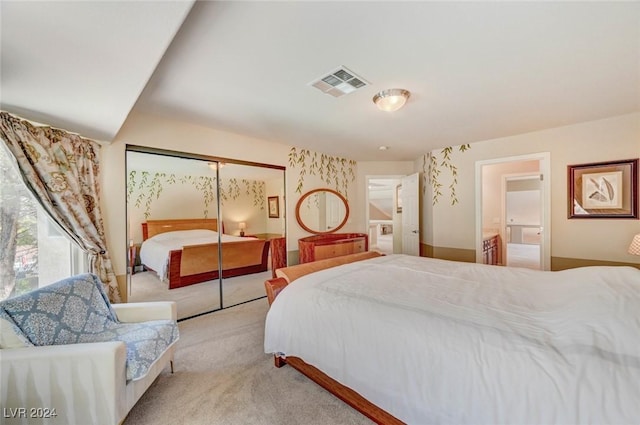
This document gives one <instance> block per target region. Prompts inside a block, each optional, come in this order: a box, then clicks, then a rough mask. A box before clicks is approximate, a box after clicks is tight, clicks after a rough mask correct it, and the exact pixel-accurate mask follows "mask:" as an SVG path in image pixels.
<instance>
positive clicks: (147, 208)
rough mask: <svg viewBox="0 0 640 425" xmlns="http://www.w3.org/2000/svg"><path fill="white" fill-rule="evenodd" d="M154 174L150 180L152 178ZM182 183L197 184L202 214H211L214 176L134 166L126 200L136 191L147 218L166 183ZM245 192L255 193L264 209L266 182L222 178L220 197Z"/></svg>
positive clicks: (230, 198)
mask: <svg viewBox="0 0 640 425" xmlns="http://www.w3.org/2000/svg"><path fill="white" fill-rule="evenodd" d="M149 178H151V180H149ZM174 184H182V185H189V186H191V187H193V188H195V189H196V190H197V191H198V192H200V193H201V194H202V200H203V203H204V211H203V217H204V218H207V217H208V215H209V207H210V206H211V205H212V204H215V202H216V192H217V183H216V178H215V177H210V176H191V175H183V176H179V177H177V176H176V175H175V174H169V175H167V174H166V173H160V172H157V173H154V174H151V173H150V172H149V171H139V170H131V171H130V172H129V176H128V179H127V202H131V200H132V198H133V197H134V195H136V193H137V196H136V197H135V202H134V205H135V207H136V208H142V206H143V204H144V218H145V220H148V219H149V217H150V216H151V207H152V204H153V201H154V200H157V199H159V198H160V195H161V194H162V192H163V188H164V187H165V185H174ZM241 185H242V186H243V187H244V193H245V194H246V196H250V197H252V202H253V206H255V207H259V208H260V210H264V209H265V204H266V197H265V192H266V189H265V182H263V181H258V180H248V179H243V180H242V181H241V182H238V180H237V179H235V178H232V179H220V201H221V204H222V205H224V202H230V201H235V200H237V199H238V198H240V197H241V196H242V193H243V191H242V189H241V187H240V186H241Z"/></svg>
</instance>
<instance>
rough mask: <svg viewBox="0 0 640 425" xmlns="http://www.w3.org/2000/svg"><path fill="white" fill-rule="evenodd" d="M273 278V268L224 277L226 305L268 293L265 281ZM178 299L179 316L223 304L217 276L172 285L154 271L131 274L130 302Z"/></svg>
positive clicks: (191, 314) (211, 308) (200, 311)
mask: <svg viewBox="0 0 640 425" xmlns="http://www.w3.org/2000/svg"><path fill="white" fill-rule="evenodd" d="M267 279H271V271H270V270H269V271H266V272H261V273H253V274H249V275H245V276H237V277H230V278H225V279H223V280H222V292H223V293H222V297H223V304H224V307H230V306H232V305H235V304H239V303H242V302H246V301H250V300H253V299H256V298H259V297H264V296H265V291H264V281H265V280H267ZM141 301H175V302H176V303H177V305H178V319H183V318H186V317H192V316H194V315H197V314H200V313H205V312H208V311H212V310H216V309H219V308H220V286H219V283H218V280H210V281H207V282H202V283H198V284H195V285H189V286H185V287H182V288H175V289H169V285H168V284H167V283H166V282H162V281H160V279H158V276H157V275H156V274H155V273H154V272H140V273H136V274H134V275H133V276H131V294H130V296H129V302H141Z"/></svg>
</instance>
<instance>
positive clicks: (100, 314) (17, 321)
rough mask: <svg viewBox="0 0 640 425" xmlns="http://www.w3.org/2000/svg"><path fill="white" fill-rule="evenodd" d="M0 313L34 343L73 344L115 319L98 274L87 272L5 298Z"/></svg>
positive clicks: (0, 306) (115, 322)
mask: <svg viewBox="0 0 640 425" xmlns="http://www.w3.org/2000/svg"><path fill="white" fill-rule="evenodd" d="M0 317H2V318H4V319H6V320H7V321H8V322H9V323H12V324H13V325H14V329H15V330H16V331H18V330H19V331H21V334H22V335H20V333H19V335H20V336H24V337H25V338H26V339H27V340H28V341H29V342H30V343H31V344H34V345H55V344H73V343H76V342H78V340H79V338H80V337H81V336H83V335H85V334H87V333H89V334H96V333H101V332H104V331H105V330H107V329H109V328H111V327H112V326H113V325H114V324H117V323H118V319H117V316H116V313H115V311H114V310H113V307H111V304H110V303H109V299H108V297H107V295H106V293H105V291H104V287H103V285H102V282H101V281H100V278H99V277H98V276H96V275H94V274H90V273H84V274H80V275H77V276H72V277H68V278H66V279H63V280H61V281H58V282H56V283H53V284H51V285H47V286H43V287H42V288H38V289H36V290H34V291H31V292H27V293H26V294H23V295H19V296H17V297H13V298H8V299H6V300H4V301H2V302H0ZM16 327H17V329H16Z"/></svg>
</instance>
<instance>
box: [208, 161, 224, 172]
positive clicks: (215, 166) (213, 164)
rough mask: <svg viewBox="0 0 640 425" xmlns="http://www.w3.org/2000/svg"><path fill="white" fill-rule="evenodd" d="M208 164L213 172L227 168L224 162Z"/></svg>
mask: <svg viewBox="0 0 640 425" xmlns="http://www.w3.org/2000/svg"><path fill="white" fill-rule="evenodd" d="M208 164H209V168H211V169H212V170H213V171H215V170H217V169H219V168H222V167H224V166H225V163H224V162H209V163H208Z"/></svg>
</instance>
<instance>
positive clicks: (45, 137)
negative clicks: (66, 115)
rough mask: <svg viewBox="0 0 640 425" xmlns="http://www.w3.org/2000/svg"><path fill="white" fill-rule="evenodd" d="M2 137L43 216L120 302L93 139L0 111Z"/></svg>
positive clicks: (112, 296)
mask: <svg viewBox="0 0 640 425" xmlns="http://www.w3.org/2000/svg"><path fill="white" fill-rule="evenodd" d="M0 138H1V139H2V140H4V142H5V144H6V145H7V147H8V148H9V150H10V151H11V153H12V154H13V156H14V157H15V158H16V161H17V163H18V167H19V168H20V172H21V174H22V176H23V179H24V181H25V184H26V185H27V187H28V188H29V189H30V190H31V192H33V194H34V195H35V197H36V199H37V200H38V201H39V202H40V204H41V205H42V206H43V208H44V209H45V210H46V211H47V213H48V214H49V215H50V216H51V218H53V220H54V221H56V222H57V223H58V224H59V225H60V227H62V229H63V230H64V231H65V232H66V233H67V234H68V235H69V237H70V238H71V239H73V240H74V241H75V242H76V243H77V244H78V246H79V247H80V248H81V249H82V250H83V251H84V252H85V253H87V255H88V257H89V268H90V271H91V272H92V273H95V274H97V275H98V276H99V277H100V279H101V280H102V282H103V284H104V285H105V290H106V291H107V293H108V294H109V299H110V300H111V301H112V302H119V301H120V299H121V298H120V291H119V289H118V284H117V282H116V279H115V274H114V272H113V267H112V265H111V259H110V258H109V254H108V252H107V248H106V246H107V244H106V238H105V234H104V224H103V221H102V213H101V211H100V184H99V181H98V180H99V176H100V167H99V159H98V152H99V151H100V146H99V145H98V143H96V142H95V141H93V140H90V139H85V138H83V137H80V136H79V135H77V134H72V133H68V132H66V131H64V130H59V129H55V128H51V127H39V126H34V125H33V124H31V123H29V122H28V121H25V120H22V119H19V118H17V117H14V116H12V115H10V114H8V113H7V112H0Z"/></svg>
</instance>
